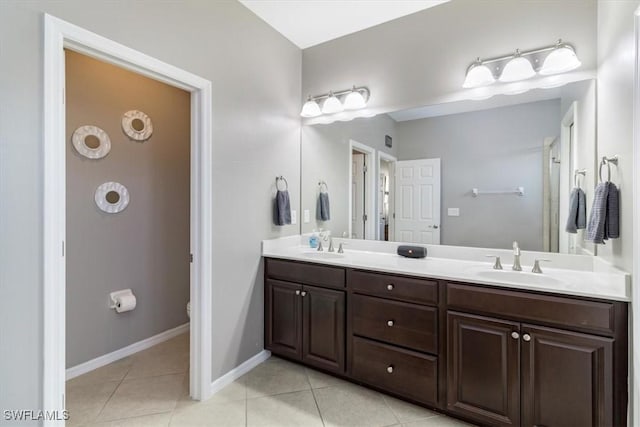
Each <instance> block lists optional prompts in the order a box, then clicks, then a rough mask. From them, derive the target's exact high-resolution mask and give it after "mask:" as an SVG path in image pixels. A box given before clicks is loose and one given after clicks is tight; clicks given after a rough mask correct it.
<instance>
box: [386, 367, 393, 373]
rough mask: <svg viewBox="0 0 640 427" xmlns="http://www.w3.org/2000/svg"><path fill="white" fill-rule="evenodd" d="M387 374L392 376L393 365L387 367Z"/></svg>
mask: <svg viewBox="0 0 640 427" xmlns="http://www.w3.org/2000/svg"><path fill="white" fill-rule="evenodd" d="M387 372H388V373H390V374H393V365H389V366H387Z"/></svg>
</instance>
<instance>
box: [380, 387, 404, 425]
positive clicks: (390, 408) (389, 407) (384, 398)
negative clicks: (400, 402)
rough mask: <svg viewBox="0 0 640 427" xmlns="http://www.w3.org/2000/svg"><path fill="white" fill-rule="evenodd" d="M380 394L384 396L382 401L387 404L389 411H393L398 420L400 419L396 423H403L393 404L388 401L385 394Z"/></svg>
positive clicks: (392, 413)
mask: <svg viewBox="0 0 640 427" xmlns="http://www.w3.org/2000/svg"><path fill="white" fill-rule="evenodd" d="M380 396H382V401H383V402H384V404H385V405H386V406H387V408H388V409H389V411H391V415H393V416H394V417H395V418H396V421H398V422H397V423H396V424H398V423H399V424H402V422H401V421H400V417H398V414H396V411H394V410H393V408H392V407H391V405H389V402H387V398H386V396H385V395H384V394H382V393H380Z"/></svg>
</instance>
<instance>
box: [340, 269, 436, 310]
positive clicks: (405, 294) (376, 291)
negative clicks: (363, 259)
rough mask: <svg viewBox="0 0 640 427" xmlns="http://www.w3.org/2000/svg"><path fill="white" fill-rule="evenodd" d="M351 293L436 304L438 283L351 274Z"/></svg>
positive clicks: (377, 274) (363, 273)
mask: <svg viewBox="0 0 640 427" xmlns="http://www.w3.org/2000/svg"><path fill="white" fill-rule="evenodd" d="M350 286H351V289H353V291H355V292H358V293H362V294H368V295H376V296H382V297H385V298H389V299H395V300H399V301H408V302H415V303H418V304H437V303H438V282H436V281H435V280H425V279H415V278H412V277H404V276H393V275H389V274H379V273H366V272H364V271H353V272H351V283H350Z"/></svg>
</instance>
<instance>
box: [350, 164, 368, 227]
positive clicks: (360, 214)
mask: <svg viewBox="0 0 640 427" xmlns="http://www.w3.org/2000/svg"><path fill="white" fill-rule="evenodd" d="M351 161H352V162H353V165H352V168H351V173H352V174H353V176H352V178H351V185H352V189H351V204H352V205H351V238H353V239H364V238H365V206H366V205H365V197H366V196H365V173H366V169H365V167H366V166H365V155H364V154H362V153H356V152H353V154H352V155H351Z"/></svg>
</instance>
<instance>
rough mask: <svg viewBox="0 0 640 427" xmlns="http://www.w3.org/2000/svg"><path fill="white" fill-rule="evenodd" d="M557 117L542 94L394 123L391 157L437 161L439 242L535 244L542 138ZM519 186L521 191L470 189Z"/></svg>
mask: <svg viewBox="0 0 640 427" xmlns="http://www.w3.org/2000/svg"><path fill="white" fill-rule="evenodd" d="M559 116H560V101H559V100H550V101H541V102H535V103H529V104H521V105H515V106H510V107H502V108H495V109H491V110H484V111H476V112H471V113H463V114H455V115H450V116H441V117H434V118H427V119H422V120H413V121H407V122H400V123H398V125H397V128H398V134H399V137H398V139H399V141H400V143H399V144H398V157H399V160H412V159H421V158H440V159H441V160H442V163H441V164H442V205H441V206H442V208H441V209H442V211H441V215H442V216H441V218H442V219H441V223H442V224H441V225H442V231H441V243H442V244H444V245H456V246H457V245H461V246H476V247H485V248H502V249H504V248H509V247H511V243H512V242H513V241H514V240H517V241H518V242H519V243H520V246H521V248H522V249H525V250H542V249H543V244H542V243H543V241H542V211H543V209H542V192H543V187H542V182H543V176H542V172H543V163H542V157H543V142H544V139H545V138H546V137H555V136H558V135H559V132H560V121H559V119H558V117H559ZM519 186H522V187H524V188H525V195H524V197H518V196H511V195H509V196H505V195H486V196H479V197H472V195H471V189H472V188H474V187H477V188H479V189H481V190H482V189H484V190H501V189H508V188H515V187H519ZM447 208H459V209H460V216H459V217H449V216H447Z"/></svg>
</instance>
